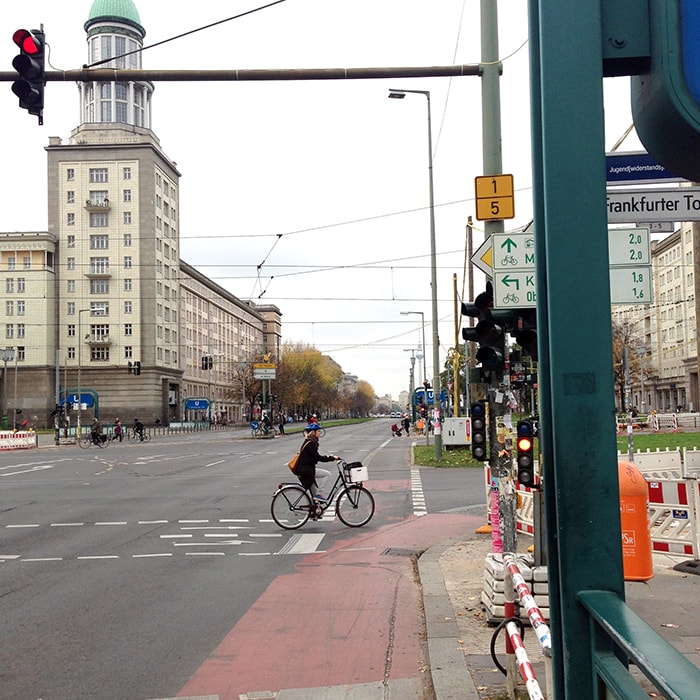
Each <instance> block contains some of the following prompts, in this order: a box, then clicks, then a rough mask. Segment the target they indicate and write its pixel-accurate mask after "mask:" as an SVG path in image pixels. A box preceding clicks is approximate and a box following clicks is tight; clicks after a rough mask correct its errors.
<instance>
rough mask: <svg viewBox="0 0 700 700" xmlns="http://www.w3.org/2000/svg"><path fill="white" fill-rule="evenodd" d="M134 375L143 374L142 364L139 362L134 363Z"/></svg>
mask: <svg viewBox="0 0 700 700" xmlns="http://www.w3.org/2000/svg"><path fill="white" fill-rule="evenodd" d="M134 374H136V375H138V374H141V363H140V362H139V361H138V360H137V361H136V362H134Z"/></svg>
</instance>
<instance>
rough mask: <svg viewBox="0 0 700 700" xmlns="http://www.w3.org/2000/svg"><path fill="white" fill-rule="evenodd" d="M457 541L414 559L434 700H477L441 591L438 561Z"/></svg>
mask: <svg viewBox="0 0 700 700" xmlns="http://www.w3.org/2000/svg"><path fill="white" fill-rule="evenodd" d="M457 541H458V539H453V540H448V541H447V542H443V543H442V544H439V545H436V546H434V547H431V548H430V549H428V550H426V551H425V552H424V553H423V554H422V555H421V556H420V557H419V558H418V572H419V576H420V582H421V588H422V589H423V609H424V611H425V626H426V632H427V641H428V665H429V667H430V674H431V677H432V681H433V689H434V691H435V700H479V693H478V691H477V689H476V686H475V685H474V681H473V679H472V676H471V673H470V672H469V668H468V667H467V661H466V658H465V656H464V651H463V650H462V649H460V648H459V647H458V646H457V643H456V640H457V639H459V630H458V628H457V622H456V620H455V617H454V609H453V608H452V602H451V601H450V596H449V594H448V592H447V588H446V587H445V578H444V576H443V574H442V571H441V569H440V564H439V559H440V556H441V555H442V553H443V552H444V551H445V550H446V549H449V548H450V547H451V546H452V545H453V544H454V543H456V542H457Z"/></svg>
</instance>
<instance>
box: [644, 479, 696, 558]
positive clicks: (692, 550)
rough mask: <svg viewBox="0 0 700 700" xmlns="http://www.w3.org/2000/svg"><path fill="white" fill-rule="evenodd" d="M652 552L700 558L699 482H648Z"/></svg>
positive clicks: (690, 480) (694, 480) (681, 480)
mask: <svg viewBox="0 0 700 700" xmlns="http://www.w3.org/2000/svg"><path fill="white" fill-rule="evenodd" d="M647 489H648V492H649V529H650V532H651V545H652V550H653V551H655V552H664V553H665V554H671V555H673V554H677V555H683V556H690V557H692V558H693V559H700V513H699V512H698V511H699V505H700V482H698V480H697V479H692V478H690V479H680V480H676V479H664V480H656V481H651V480H649V481H647Z"/></svg>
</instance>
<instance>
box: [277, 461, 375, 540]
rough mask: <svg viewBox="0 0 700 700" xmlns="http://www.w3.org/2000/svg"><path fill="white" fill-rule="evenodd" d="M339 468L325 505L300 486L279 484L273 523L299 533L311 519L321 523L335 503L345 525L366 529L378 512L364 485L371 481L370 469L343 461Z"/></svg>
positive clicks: (288, 483) (337, 513) (289, 483)
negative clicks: (375, 511)
mask: <svg viewBox="0 0 700 700" xmlns="http://www.w3.org/2000/svg"><path fill="white" fill-rule="evenodd" d="M337 465H338V477H337V478H336V480H335V483H334V484H333V486H332V488H331V490H330V492H329V493H328V498H327V499H326V500H325V501H318V500H316V499H315V498H314V497H313V496H312V495H311V493H310V492H309V490H308V489H305V488H304V487H303V486H302V485H301V484H299V483H292V482H285V483H281V484H278V486H277V490H276V491H275V493H274V494H273V496H272V502H271V504H270V513H271V514H272V519H273V520H274V521H275V522H276V523H277V524H278V525H279V526H280V527H281V528H283V529H285V530H297V529H299V528H300V527H302V525H305V524H306V523H307V522H308V520H309V518H313V519H314V520H318V519H319V518H320V517H322V515H323V513H324V512H325V511H326V509H327V508H328V507H329V506H330V505H331V504H332V503H335V514H336V515H337V516H338V518H339V519H340V521H341V522H342V523H343V524H344V525H347V526H348V527H362V526H363V525H366V524H367V523H368V522H369V521H370V520H371V519H372V516H373V515H374V508H375V504H374V496H372V494H371V493H370V492H369V491H368V490H367V489H366V488H365V487H364V485H363V480H364V479H367V478H368V477H367V469H366V468H365V467H363V466H362V464H360V462H350V463H349V464H348V463H347V462H346V461H345V460H342V459H339V460H338V462H337Z"/></svg>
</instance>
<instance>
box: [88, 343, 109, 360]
mask: <svg viewBox="0 0 700 700" xmlns="http://www.w3.org/2000/svg"><path fill="white" fill-rule="evenodd" d="M90 360H91V361H92V362H108V361H109V345H95V346H94V347H91V348H90Z"/></svg>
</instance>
